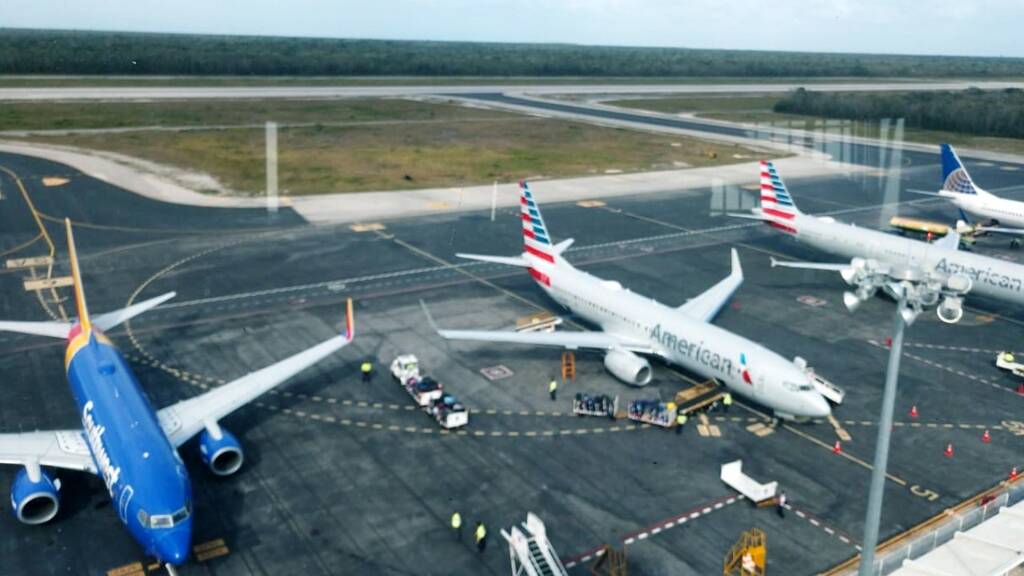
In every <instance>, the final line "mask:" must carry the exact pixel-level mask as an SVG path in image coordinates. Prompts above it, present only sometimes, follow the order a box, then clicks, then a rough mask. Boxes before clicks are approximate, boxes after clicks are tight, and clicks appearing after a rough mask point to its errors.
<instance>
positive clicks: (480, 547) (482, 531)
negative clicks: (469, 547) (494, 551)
mask: <svg viewBox="0 0 1024 576" xmlns="http://www.w3.org/2000/svg"><path fill="white" fill-rule="evenodd" d="M486 548H487V528H486V527H484V523H483V522H477V523H476V551H477V552H481V553H482V552H483V551H484V549H486Z"/></svg>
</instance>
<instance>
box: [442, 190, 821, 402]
mask: <svg viewBox="0 0 1024 576" xmlns="http://www.w3.org/2000/svg"><path fill="white" fill-rule="evenodd" d="M520 189H521V197H520V202H521V214H522V222H523V240H524V248H525V252H523V254H522V255H520V256H514V257H502V256H481V255H475V254H459V255H458V256H460V257H462V258H469V259H472V260H481V261H484V262H495V263H499V264H508V265H511V266H520V267H523V268H526V269H527V270H528V271H529V272H530V275H531V276H533V278H534V280H535V281H536V282H537V284H538V285H539V286H540V287H541V289H543V290H544V291H545V292H546V293H547V294H548V295H549V296H551V297H552V298H553V299H554V300H555V301H556V302H558V303H559V304H561V305H562V306H565V307H566V308H568V309H569V310H571V311H572V312H574V313H576V314H577V315H579V316H580V317H582V318H585V319H586V320H588V321H589V322H593V323H594V324H597V325H598V326H600V327H601V331H598V332H575V331H565V332H553V333H543V332H527V333H522V332H507V331H482V330H438V329H437V327H436V325H434V321H433V319H431V318H430V315H429V312H428V313H427V317H428V320H429V321H430V323H431V325H432V326H434V328H435V330H437V332H438V334H440V335H441V336H442V337H444V338H447V339H450V340H478V341H484V342H502V343H508V344H534V345H540V346H556V347H561V348H567V349H570V350H574V349H578V348H587V349H593V350H604V351H605V357H604V365H605V367H606V368H607V369H608V371H609V372H611V373H612V374H613V375H614V376H615V377H616V378H618V379H619V380H622V381H623V382H625V383H627V384H630V385H633V386H644V385H646V384H647V383H649V382H650V381H651V377H652V373H651V365H650V363H649V362H648V361H647V360H646V359H645V358H643V357H641V356H639V355H638V354H649V355H654V356H660V357H661V358H663V359H664V360H665V361H667V362H671V363H673V364H676V365H679V366H682V367H684V368H686V369H687V370H689V371H691V372H694V373H696V374H700V375H701V376H703V377H711V378H716V379H718V380H719V381H720V382H722V383H724V384H725V385H726V386H727V387H728V388H729V389H730V390H731V391H733V392H734V393H736V394H739V395H740V396H744V397H746V398H749V399H751V400H753V401H755V402H758V403H760V404H762V405H764V406H767V407H769V408H771V409H772V410H774V411H775V414H776V415H777V416H779V417H782V418H787V419H792V418H822V417H825V416H828V415H829V414H830V412H831V410H830V407H829V404H828V401H826V400H825V398H824V397H823V396H822V395H821V394H820V393H819V392H818V391H817V390H816V389H815V388H814V386H813V384H812V383H811V379H810V377H809V376H808V374H807V373H806V372H805V371H804V370H803V369H801V368H799V367H797V366H796V364H794V362H792V361H790V360H787V359H785V358H783V357H782V356H780V355H778V354H776V353H775V352H772V351H771V350H769V349H767V348H765V347H764V346H761V345H760V344H757V343H755V342H752V341H751V340H748V339H746V338H744V337H742V336H738V335H736V334H733V333H732V332H729V331H727V330H724V329H722V328H719V327H717V326H715V325H713V324H711V323H710V322H711V320H712V319H713V318H714V317H715V315H717V314H718V311H719V310H721V308H722V306H724V305H725V303H726V302H728V300H729V298H731V297H732V294H733V292H735V291H736V289H737V288H739V286H740V284H742V283H743V271H742V270H741V269H740V261H739V257H738V256H737V254H736V250H735V249H733V251H732V273H731V274H729V276H727V277H726V278H725V279H723V280H721V281H720V282H718V283H717V284H715V285H714V286H712V287H711V288H710V289H709V290H707V291H706V292H704V293H703V294H701V295H699V296H697V297H696V298H693V299H692V300H690V301H689V302H687V303H686V304H683V305H682V306H679V307H677V308H674V307H671V306H666V305H664V304H661V303H659V302H657V301H655V300H652V299H650V298H647V297H645V296H641V295H639V294H634V293H633V292H630V291H629V290H627V289H625V288H623V287H622V286H621V285H620V284H619V283H618V282H615V281H611V280H602V279H600V278H597V277H595V276H592V275H590V274H587V273H586V272H582V271H580V270H577V269H576V268H575V267H573V266H572V265H571V264H570V263H569V262H567V261H566V260H565V259H564V258H562V252H564V251H565V250H566V248H568V247H569V245H571V244H572V239H568V240H563V241H562V242H560V243H558V244H552V243H551V236H550V235H549V234H548V231H547V227H546V226H545V225H544V218H543V217H542V216H541V213H540V208H539V207H538V206H537V203H536V202H535V201H534V198H533V195H532V194H531V192H530V189H529V187H528V186H527V184H526V183H525V182H521V183H520ZM424 310H426V307H425V306H424Z"/></svg>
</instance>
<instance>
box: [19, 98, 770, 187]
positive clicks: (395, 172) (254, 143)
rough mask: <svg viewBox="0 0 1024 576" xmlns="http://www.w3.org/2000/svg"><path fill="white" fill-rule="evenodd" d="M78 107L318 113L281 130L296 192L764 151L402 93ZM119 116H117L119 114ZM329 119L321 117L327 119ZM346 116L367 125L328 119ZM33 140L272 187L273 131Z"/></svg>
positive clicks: (717, 160)
mask: <svg viewBox="0 0 1024 576" xmlns="http://www.w3.org/2000/svg"><path fill="white" fill-rule="evenodd" d="M196 105H201V106H200V107H199V108H196V107H195V106H196ZM40 106H51V107H59V106H60V105H58V104H54V103H50V104H40ZM67 106H69V108H66V109H63V111H62V112H61V113H59V114H56V115H55V116H54V117H53V118H51V119H50V120H48V122H50V123H51V124H52V123H59V124H61V127H62V128H71V127H84V126H89V127H96V126H102V125H109V123H110V122H115V121H116V122H119V124H117V126H119V127H126V126H131V125H133V124H132V123H133V122H134V123H141V124H143V125H187V124H189V123H191V122H192V121H199V120H205V121H206V122H207V123H216V124H218V125H223V124H228V123H230V122H229V121H231V122H239V123H259V122H262V121H264V120H268V119H273V120H278V121H281V119H282V118H288V119H290V120H293V121H302V122H314V124H311V125H301V126H291V127H289V126H287V125H283V126H282V127H281V128H280V129H279V133H278V150H279V152H278V155H279V168H278V172H279V178H280V188H281V189H282V190H283V191H286V192H287V193H290V194H321V193H332V192H352V191H366V190H395V189H412V188H431V187H457V186H464V185H472V184H484V183H489V182H491V181H494V180H499V181H503V182H507V181H512V180H516V179H519V178H525V177H541V176H543V177H567V176H580V175H589V174H602V173H606V172H607V171H610V170H612V171H618V170H621V171H624V172H631V171H640V170H652V169H667V168H678V167H686V166H708V165H715V164H726V163H734V162H741V161H745V160H747V159H749V158H753V157H755V156H756V153H755V152H752V151H750V150H749V149H747V148H744V147H742V146H736V145H730V144H716V143H710V142H706V141H701V140H697V139H691V138H683V137H676V136H669V135H658V134H647V133H642V132H637V131H631V130H620V129H614V128H603V127H597V126H591V125H587V124H582V123H576V122H569V121H563V120H549V119H539V118H535V117H531V116H520V115H516V114H511V113H504V112H497V111H489V110H480V109H474V108H464V107H460V106H455V105H449V104H435V103H426V102H411V101H400V100H376V99H374V100H370V99H368V100H339V101H320V102H311V103H308V106H309V108H304V106H305V105H304V104H303V103H302V102H295V101H266V102H206V103H194V102H179V103H163V102H162V103H158V104H142V103H139V104H136V105H133V107H132V108H130V109H129V110H130V111H124V109H123V107H122V106H121V105H115V106H112V107H109V108H108V107H104V106H99V105H91V104H69V105H67ZM94 106H96V107H95V108H94ZM149 107H152V108H149ZM52 110H53V109H51V111H52ZM34 112H35V113H37V112H40V110H35V111H34ZM121 112H123V113H121ZM35 113H33V114H27V113H26V111H25V110H22V111H20V112H19V113H18V116H16V117H20V118H25V121H26V122H30V123H31V122H36V123H41V124H42V125H46V124H45V122H44V121H42V120H39V119H38V118H36V114H35ZM112 114H116V115H117V116H118V118H111V115H112ZM318 119H319V120H320V121H322V123H316V122H318ZM341 121H353V122H357V123H352V124H347V125H344V124H330V123H329V122H341ZM2 125H3V126H4V127H5V128H8V129H13V128H15V127H16V126H18V122H16V121H15V120H12V118H11V117H7V119H6V120H4V121H2ZM26 139H29V140H32V141H37V142H45V143H52V144H64V145H71V146H76V147H80V148H86V149H95V150H106V151H111V152H117V153H122V154H126V155H129V156H135V157H139V158H143V159H147V160H153V161H156V162H160V163H164V164H169V165H172V166H176V167H179V168H181V169H184V170H188V171H198V172H205V173H208V174H210V175H212V176H213V177H215V178H216V179H217V180H218V181H219V182H220V183H222V184H223V185H224V186H226V187H227V188H229V189H230V190H232V191H237V192H240V193H258V192H259V191H261V190H263V188H264V131H263V129H262V128H252V127H237V128H215V129H190V130H180V131H179V130H140V131H131V132H111V133H97V134H90V133H76V134H68V135H45V136H44V135H34V136H30V137H26Z"/></svg>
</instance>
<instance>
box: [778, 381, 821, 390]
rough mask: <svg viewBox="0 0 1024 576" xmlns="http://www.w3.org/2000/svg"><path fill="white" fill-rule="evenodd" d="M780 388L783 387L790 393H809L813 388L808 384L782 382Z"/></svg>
mask: <svg viewBox="0 0 1024 576" xmlns="http://www.w3.org/2000/svg"><path fill="white" fill-rule="evenodd" d="M782 386H783V387H785V388H786V390H790V391H792V392H809V391H811V390H814V386H811V385H810V384H808V383H806V382H805V383H803V384H797V383H796V382H785V381H784V382H783V383H782Z"/></svg>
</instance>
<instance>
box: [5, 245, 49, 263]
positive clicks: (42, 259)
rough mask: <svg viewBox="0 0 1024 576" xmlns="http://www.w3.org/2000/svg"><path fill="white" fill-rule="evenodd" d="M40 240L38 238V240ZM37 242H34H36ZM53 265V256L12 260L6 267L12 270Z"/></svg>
mask: <svg viewBox="0 0 1024 576" xmlns="http://www.w3.org/2000/svg"><path fill="white" fill-rule="evenodd" d="M38 239H39V238H38V237H36V240H38ZM34 241H35V240H33V242H34ZM51 264H53V256H35V257H33V258H11V259H10V260H8V261H7V263H6V266H7V268H8V269H10V268H32V267H35V266H50V265H51Z"/></svg>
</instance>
